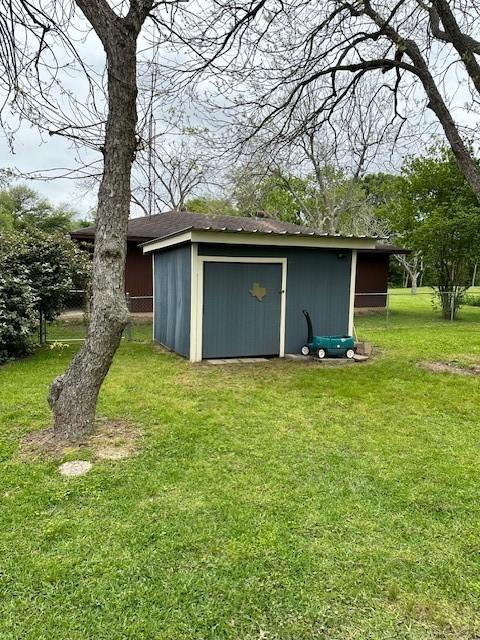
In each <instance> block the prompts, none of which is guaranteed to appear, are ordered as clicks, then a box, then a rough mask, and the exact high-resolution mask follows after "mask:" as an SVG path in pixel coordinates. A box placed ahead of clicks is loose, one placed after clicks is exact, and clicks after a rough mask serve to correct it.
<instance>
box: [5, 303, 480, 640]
mask: <svg viewBox="0 0 480 640" xmlns="http://www.w3.org/2000/svg"><path fill="white" fill-rule="evenodd" d="M356 325H357V331H358V333H359V335H360V337H363V338H365V339H368V340H371V341H372V342H374V343H375V345H377V347H378V349H379V355H378V356H377V357H376V358H375V359H374V360H373V361H371V362H370V363H368V364H362V365H347V366H344V367H338V366H337V367H328V366H326V365H325V364H323V365H322V364H314V363H313V364H302V363H297V362H278V361H272V362H269V363H265V364H255V365H253V364H251V365H249V364H244V365H229V366H225V367H213V366H208V365H190V364H189V363H187V362H184V361H183V360H181V359H180V358H177V357H176V356H174V355H170V354H166V353H161V352H159V351H158V350H157V349H156V348H155V347H154V346H152V345H151V344H150V343H148V342H143V343H142V342H133V343H129V342H126V341H125V342H124V343H123V344H122V346H121V348H120V350H119V353H118V355H117V357H116V358H115V361H114V365H113V367H112V370H111V372H110V373H109V375H108V378H107V381H106V383H105V386H104V388H103V390H102V393H101V397H100V402H99V414H100V415H101V416H104V417H107V418H109V419H127V420H129V421H131V422H132V423H134V424H136V425H138V426H139V427H140V429H141V430H142V432H143V439H142V444H141V450H140V453H139V455H137V456H136V457H133V458H130V459H128V460H123V461H117V462H101V463H95V465H94V468H93V470H92V471H91V472H90V473H89V474H88V475H86V476H84V477H81V478H73V479H70V480H66V479H63V478H62V477H61V476H60V475H59V474H58V471H57V467H58V464H59V461H52V462H42V461H35V462H29V463H27V462H21V461H19V458H18V455H17V451H18V446H19V442H20V440H21V438H22V436H23V435H24V434H26V433H27V432H29V431H31V430H32V429H40V428H42V427H44V426H46V425H48V423H49V412H48V408H47V405H46V401H45V396H46V392H47V387H48V383H49V381H50V380H51V379H52V378H53V377H54V376H55V375H57V374H59V373H60V372H61V371H63V369H64V368H65V366H66V365H67V362H68V360H69V359H70V358H71V356H72V354H73V353H74V351H75V349H77V348H78V344H77V345H71V346H69V347H67V348H65V349H63V350H59V349H57V348H55V349H50V348H46V349H45V350H42V351H39V352H37V353H36V354H35V355H34V356H32V357H30V358H28V359H25V360H23V361H20V362H17V363H13V364H9V365H6V366H4V367H1V368H0V638H1V639H2V640H10V639H15V640H16V639H22V640H23V639H29V640H30V639H31V640H43V639H45V640H47V639H48V640H51V639H52V638H55V640H80V639H82V640H84V639H90V638H91V639H95V640H104V639H105V640H107V639H108V640H117V639H119V640H120V639H132V640H137V639H139V640H143V639H149V640H150V639H152V640H153V639H158V640H160V639H162V640H163V639H165V640H174V639H177V638H182V639H183V638H185V639H198V640H204V639H205V640H206V639H212V640H213V639H215V640H216V639H222V638H229V639H230V638H231V639H239V640H240V639H242V640H247V639H249V640H250V639H251V640H260V638H264V639H266V640H272V639H282V640H283V639H291V640H301V639H304V638H309V639H316V640H317V639H323V638H325V639H328V640H333V639H345V640H347V639H349V640H350V639H354V638H355V639H362V640H364V639H372V640H373V639H382V640H384V639H385V640H386V639H387V638H388V639H402V638H405V639H407V638H408V639H417V638H418V639H420V638H421V639H425V638H432V639H433V638H436V639H437V638H451V639H455V640H458V639H462V640H463V639H465V640H466V639H469V640H473V639H474V638H478V637H479V634H480V622H479V620H480V570H479V569H480V500H479V493H480V491H479V489H480V481H479V477H480V474H479V472H480V462H479V461H480V416H479V412H478V407H479V384H480V379H479V378H475V377H463V376H455V375H452V374H432V373H429V372H427V371H425V370H423V369H422V368H421V367H419V366H418V363H419V362H420V361H423V360H458V361H459V362H461V363H464V364H468V363H472V362H477V363H478V362H480V340H479V337H480V332H479V330H480V308H474V307H471V308H465V309H464V310H462V312H461V314H460V320H459V321H458V322H455V323H449V322H444V321H441V320H438V319H436V318H435V317H434V314H433V312H432V309H431V304H430V301H429V300H428V298H427V297H425V300H424V301H422V302H420V301H419V299H418V298H417V299H415V298H414V297H413V296H410V295H404V296H398V297H397V298H396V299H395V302H393V300H392V322H391V324H390V327H389V328H388V329H387V328H385V323H384V319H383V318H382V317H381V315H380V316H366V317H359V318H357V322H356ZM85 455H87V456H88V452H87V453H86V454H85Z"/></svg>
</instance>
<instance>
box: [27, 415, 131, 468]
mask: <svg viewBox="0 0 480 640" xmlns="http://www.w3.org/2000/svg"><path fill="white" fill-rule="evenodd" d="M140 435H141V434H140V430H139V429H138V428H137V427H135V426H134V425H131V424H129V423H128V422H124V421H109V420H104V419H98V420H97V423H96V431H95V433H93V434H92V435H90V436H87V437H86V438H84V439H83V440H80V441H79V442H76V443H72V442H69V441H68V440H65V439H62V438H59V437H58V436H55V434H54V432H53V429H52V428H48V429H42V430H40V431H32V432H30V433H28V434H27V435H26V436H25V437H24V438H23V440H22V442H21V445H20V451H19V458H20V460H22V461H29V460H38V459H40V460H55V459H60V458H63V457H64V456H65V455H66V454H72V453H78V454H81V453H82V451H83V452H87V451H88V452H91V454H92V456H93V458H94V459H96V460H122V459H124V458H129V457H131V456H133V455H135V454H136V453H137V451H138V448H139V440H140Z"/></svg>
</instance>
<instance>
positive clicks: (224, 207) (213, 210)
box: [185, 196, 240, 216]
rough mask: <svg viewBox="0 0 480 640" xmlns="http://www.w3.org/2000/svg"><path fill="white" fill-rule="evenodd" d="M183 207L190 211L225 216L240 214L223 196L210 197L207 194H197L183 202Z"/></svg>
mask: <svg viewBox="0 0 480 640" xmlns="http://www.w3.org/2000/svg"><path fill="white" fill-rule="evenodd" d="M185 208H186V210H187V211H191V212H192V213H205V214H223V215H226V216H238V215H240V213H239V211H238V209H236V207H234V205H233V204H232V203H231V202H230V200H227V199H224V198H210V197H208V196H198V197H197V198H191V199H190V200H187V201H186V202H185Z"/></svg>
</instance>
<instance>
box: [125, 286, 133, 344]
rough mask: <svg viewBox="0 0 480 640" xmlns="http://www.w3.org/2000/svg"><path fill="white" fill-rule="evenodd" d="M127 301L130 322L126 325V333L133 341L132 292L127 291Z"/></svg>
mask: <svg viewBox="0 0 480 640" xmlns="http://www.w3.org/2000/svg"><path fill="white" fill-rule="evenodd" d="M125 302H126V303H127V310H128V323H127V326H126V327H125V334H126V338H127V340H128V341H129V342H131V341H132V320H131V311H132V301H131V299H130V294H129V293H128V291H127V293H126V294H125Z"/></svg>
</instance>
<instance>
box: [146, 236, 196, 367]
mask: <svg viewBox="0 0 480 640" xmlns="http://www.w3.org/2000/svg"><path fill="white" fill-rule="evenodd" d="M190 261H191V253H190V247H189V246H188V247H180V248H178V249H172V250H171V251H165V252H163V253H156V254H155V327H154V337H155V340H156V341H157V342H160V343H161V344H163V345H165V346H166V347H168V348H169V349H173V350H174V351H176V352H177V353H179V354H181V355H183V356H187V355H188V353H189V351H190V277H191V273H190Z"/></svg>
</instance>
